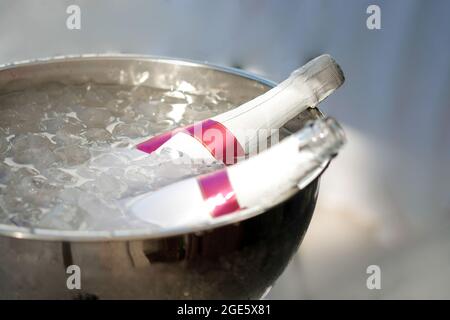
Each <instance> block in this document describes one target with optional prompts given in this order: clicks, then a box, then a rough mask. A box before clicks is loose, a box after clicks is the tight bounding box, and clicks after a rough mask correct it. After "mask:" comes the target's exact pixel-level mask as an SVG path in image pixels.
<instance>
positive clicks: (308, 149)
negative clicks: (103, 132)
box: [125, 118, 345, 227]
mask: <svg viewBox="0 0 450 320" xmlns="http://www.w3.org/2000/svg"><path fill="white" fill-rule="evenodd" d="M344 142H345V136H344V132H343V130H342V128H341V127H340V125H339V124H338V123H337V122H336V121H335V120H334V119H332V118H327V119H325V120H317V121H314V122H310V123H309V124H308V125H306V127H305V128H303V129H302V130H300V131H299V132H297V133H295V134H293V135H291V136H289V137H288V138H286V139H284V140H283V141H282V142H280V143H279V144H277V145H275V146H273V147H271V148H269V149H267V150H265V151H263V152H261V153H260V154H258V155H256V156H254V157H252V158H250V159H248V160H245V161H242V162H239V163H238V164H236V165H234V166H229V167H225V168H224V169H221V170H218V171H215V172H212V173H209V174H206V175H201V176H198V177H194V178H189V179H185V180H182V181H179V182H176V183H174V184H171V185H169V186H166V187H164V188H161V189H159V190H158V191H155V192H151V193H147V194H144V195H142V196H139V197H137V198H134V199H130V200H125V203H126V204H125V207H126V210H127V211H128V212H130V213H131V214H132V215H133V216H135V217H137V218H138V219H141V220H144V221H147V222H150V223H153V224H156V225H159V226H161V227H176V226H182V225H183V226H184V225H201V224H209V223H214V222H215V221H218V219H219V220H220V219H227V218H229V217H231V216H233V215H235V214H240V212H244V211H242V209H247V208H253V209H267V208H269V207H272V206H274V205H276V204H278V203H280V202H282V201H283V200H285V199H287V198H288V197H290V196H291V195H293V194H294V193H295V192H296V191H297V190H298V189H301V188H304V187H305V186H306V185H307V184H308V183H309V182H311V181H312V180H313V179H314V178H316V177H317V176H318V175H319V174H320V173H321V172H322V171H323V169H324V167H325V166H326V165H327V164H328V162H329V161H330V159H331V158H333V157H334V156H335V155H336V154H337V152H338V150H339V149H340V148H341V147H342V145H343V144H344Z"/></svg>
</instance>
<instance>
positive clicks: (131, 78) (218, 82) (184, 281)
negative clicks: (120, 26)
mask: <svg viewBox="0 0 450 320" xmlns="http://www.w3.org/2000/svg"><path fill="white" fill-rule="evenodd" d="M54 81H56V82H62V83H66V84H82V83H86V82H88V81H89V82H96V83H100V84H115V85H117V84H122V85H127V86H129V85H143V86H151V87H156V88H161V89H171V88H173V87H174V86H179V85H181V84H182V83H184V82H185V83H188V84H191V85H192V86H193V87H195V90H197V91H198V93H202V92H207V91H208V90H211V89H222V92H224V93H225V95H226V99H227V100H229V101H231V102H232V103H233V104H235V105H236V106H237V105H239V104H242V103H244V102H246V101H248V100H250V99H252V98H254V97H256V96H258V95H260V94H262V93H263V92H265V91H267V90H269V89H270V88H271V87H272V86H274V83H271V82H269V81H266V80H264V79H260V78H258V77H255V76H252V75H249V74H246V73H243V72H241V71H237V70H233V69H227V68H221V67H217V66H211V65H208V64H200V63H196V62H188V61H180V60H172V59H163V58H153V57H142V56H130V55H120V56H94V55H90V56H82V57H60V58H55V59H46V60H40V61H29V62H23V63H19V64H15V65H9V66H4V67H2V68H1V69H0V94H4V93H6V92H10V91H14V90H20V89H24V88H27V87H32V86H36V85H39V84H42V83H45V82H54ZM321 116H322V115H321V113H320V111H318V110H316V109H309V110H306V111H305V112H303V113H302V114H301V115H300V116H299V117H298V118H297V119H295V120H292V121H290V122H289V123H288V124H287V125H286V126H285V127H284V131H283V132H285V133H289V132H294V131H296V130H298V129H300V128H301V127H302V125H303V124H304V123H305V122H306V121H308V120H311V119H316V118H318V117H321ZM317 193H318V179H316V180H314V181H313V182H312V183H310V184H309V185H308V186H307V187H306V188H305V189H303V190H302V191H299V192H297V193H296V194H295V195H294V196H292V197H291V198H290V199H288V200H286V201H285V202H283V203H281V204H280V205H278V206H276V207H273V208H271V209H270V210H268V211H267V212H264V213H263V214H260V215H256V216H254V217H251V218H249V219H247V220H244V221H234V222H233V223H231V224H228V225H223V226H219V227H216V228H210V229H208V230H199V229H196V230H194V229H180V230H175V231H172V232H161V233H155V232H153V233H149V232H146V231H145V230H142V231H138V232H136V231H135V230H134V231H131V230H130V232H127V231H126V230H125V231H121V232H111V233H108V232H94V231H92V232H77V231H72V232H66V231H55V230H33V229H27V228H16V227H12V226H5V225H0V255H1V257H2V258H1V263H0V298H3V299H10V298H11V299H13V298H23V299H25V298H29V299H47V298H53V299H248V298H260V297H261V296H262V295H263V294H264V293H265V292H266V291H267V289H268V288H269V287H270V286H271V285H272V284H273V282H274V281H275V280H276V279H277V277H278V276H279V275H280V274H281V273H282V271H283V270H284V268H285V267H286V265H287V264H288V262H289V260H290V258H291V257H292V256H293V255H294V254H295V252H296V251H297V249H298V246H299V245H300V243H301V240H302V238H303V236H304V234H305V232H306V230H307V228H308V225H309V222H310V220H311V216H312V214H313V211H314V206H315V203H316V200H317ZM71 265H76V266H78V267H79V268H80V271H81V278H80V283H81V289H74V290H70V289H69V288H68V286H67V281H68V278H69V276H70V275H71V273H69V274H68V273H67V272H66V271H67V268H68V267H69V266H71ZM70 280H71V279H69V282H70Z"/></svg>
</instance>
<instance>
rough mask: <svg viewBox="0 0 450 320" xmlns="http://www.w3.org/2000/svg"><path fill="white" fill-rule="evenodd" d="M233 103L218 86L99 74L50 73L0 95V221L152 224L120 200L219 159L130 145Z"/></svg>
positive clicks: (89, 226) (79, 226)
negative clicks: (172, 86)
mask: <svg viewBox="0 0 450 320" xmlns="http://www.w3.org/2000/svg"><path fill="white" fill-rule="evenodd" d="M232 107H233V105H232V104H231V103H229V102H227V101H226V100H225V99H224V98H223V94H222V93H221V92H211V93H210V94H209V95H193V94H187V93H184V92H182V91H173V90H172V91H166V90H161V89H155V88H149V87H124V86H107V85H98V84H86V85H80V86H67V85H63V84H58V83H48V84H46V85H44V86H40V87H38V88H33V89H29V90H25V91H20V92H12V93H8V94H6V95H3V96H0V114H1V116H0V223H2V224H13V225H18V226H25V227H30V226H33V227H40V228H51V229H62V230H112V229H127V228H133V227H136V228H141V227H144V228H145V227H152V226H149V225H145V224H144V223H143V222H140V221H136V220H134V219H133V218H132V217H130V216H127V213H126V212H125V211H124V210H122V209H121V208H120V206H119V205H117V203H118V201H119V200H120V199H124V198H127V197H132V196H137V195H139V194H142V193H145V192H149V191H152V190H156V189H158V188H160V187H162V186H164V185H167V184H169V183H172V182H174V181H176V180H179V179H182V178H185V177H188V176H192V175H197V174H200V173H205V172H208V171H211V170H214V169H217V168H219V167H221V164H219V163H207V164H205V163H204V164H199V163H198V162H197V163H192V162H190V161H177V162H175V163H174V161H173V158H174V155H173V154H171V153H170V152H166V153H162V154H161V155H156V154H152V155H146V154H142V156H141V153H139V151H136V149H135V148H134V146H135V145H136V144H137V143H139V142H141V141H143V140H145V139H146V138H149V137H151V136H153V135H155V134H158V133H161V132H164V131H167V130H170V129H173V128H175V127H178V126H182V125H187V124H190V123H192V122H194V121H198V120H203V119H205V118H209V117H211V116H213V115H215V114H217V113H220V112H224V111H226V110H229V109H231V108H232ZM180 156H181V157H183V155H177V157H180ZM186 160H188V159H186ZM174 201H176V199H174ZM149 209H150V210H151V208H149Z"/></svg>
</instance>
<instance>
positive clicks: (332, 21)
mask: <svg viewBox="0 0 450 320" xmlns="http://www.w3.org/2000/svg"><path fill="white" fill-rule="evenodd" d="M71 4H76V5H78V6H80V8H81V30H69V29H67V28H66V19H67V17H68V14H67V13H66V8H67V7H68V6H69V5H71ZM371 4H375V5H378V6H379V7H380V8H381V29H380V30H369V29H368V28H367V26H366V20H367V18H368V17H369V14H367V13H366V9H367V7H368V6H369V5H371ZM449 30H450V1H446V0H441V1H439V0H433V1H416V0H396V1H376V0H373V1H364V0H346V1H342V0H320V1H318V0H303V1H302V0H296V1H294V0H292V1H286V0H284V1H275V0H242V1H237V0H230V1H207V0H195V1H194V0H177V1H175V0H155V1H144V0H130V1H123V0H96V1H87V0H85V1H76V0H72V1H54V0H41V1H32V0H28V1H26V0H0V43H1V46H0V64H2V63H7V62H12V61H18V60H24V59H30V58H38V57H46V56H54V55H64V54H81V53H119V52H120V53H138V54H151V55H161V56H170V57H178V58H188V59H194V60H200V61H208V62H211V63H215V64H220V65H226V66H234V67H238V68H242V69H244V70H247V71H250V72H254V73H256V74H258V75H261V76H264V77H266V78H268V79H270V80H275V81H279V80H282V79H284V78H285V77H287V76H288V75H289V73H290V72H291V71H292V70H294V69H295V68H297V67H299V66H301V65H303V64H304V63H305V62H307V61H308V60H309V59H311V58H313V57H315V56H316V55H319V54H321V53H329V54H331V55H332V56H334V57H335V59H336V60H337V61H338V63H339V64H340V65H341V66H342V68H343V70H344V72H345V74H346V79H347V81H346V84H345V85H344V87H342V88H341V89H340V90H338V91H337V92H336V93H335V94H333V95H332V96H331V97H330V98H329V99H328V100H327V101H325V102H324V103H323V104H322V110H323V111H325V112H326V113H327V114H329V115H332V116H334V117H336V118H337V119H338V120H339V121H340V122H342V124H343V125H344V127H345V129H346V131H347V134H348V141H349V142H348V145H347V147H346V148H345V150H343V152H342V153H341V155H340V157H338V158H337V159H336V161H334V162H333V164H332V166H331V167H330V169H329V170H328V171H327V172H326V174H325V175H324V177H323V179H322V186H321V191H320V195H319V202H318V206H317V210H316V212H315V215H314V217H313V220H312V223H311V226H310V229H309V231H308V232H307V234H306V236H305V239H304V242H303V244H302V246H301V248H300V249H299V252H298V254H297V255H296V256H295V257H294V259H293V260H292V262H291V264H290V265H289V266H288V268H287V269H286V271H285V272H284V273H283V275H282V276H281V277H280V279H279V280H278V281H277V283H276V284H275V285H274V287H273V288H272V290H271V292H270V293H269V294H268V295H267V297H266V298H267V299H281V298H285V299H302V298H308V299H309V298H325V299H326V298H343V299H346V298H370V299H372V298H373V299H383V298H384V299H390V298H447V299H449V298H450V275H449V274H448V270H449V268H450V232H449V230H450V229H449V227H450V41H449V40H450V38H449ZM369 265H378V266H379V267H380V269H381V290H369V289H368V288H367V286H366V279H367V277H368V276H369V275H368V274H367V273H366V270H367V267H368V266H369Z"/></svg>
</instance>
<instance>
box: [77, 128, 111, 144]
mask: <svg viewBox="0 0 450 320" xmlns="http://www.w3.org/2000/svg"><path fill="white" fill-rule="evenodd" d="M82 137H83V138H85V139H86V140H87V142H88V143H93V144H109V143H112V142H113V141H114V137H113V136H112V135H111V133H109V132H108V131H107V130H106V129H103V128H90V129H87V130H86V131H85V132H84V133H82Z"/></svg>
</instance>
